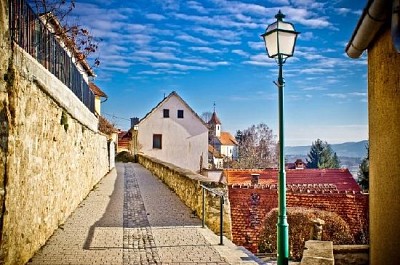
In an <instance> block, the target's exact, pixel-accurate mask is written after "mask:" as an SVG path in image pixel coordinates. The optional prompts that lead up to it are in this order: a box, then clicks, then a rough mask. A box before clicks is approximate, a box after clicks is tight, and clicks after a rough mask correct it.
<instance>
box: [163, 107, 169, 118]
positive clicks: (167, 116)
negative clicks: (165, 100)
mask: <svg viewBox="0 0 400 265" xmlns="http://www.w3.org/2000/svg"><path fill="white" fill-rule="evenodd" d="M163 117H164V118H169V109H163Z"/></svg>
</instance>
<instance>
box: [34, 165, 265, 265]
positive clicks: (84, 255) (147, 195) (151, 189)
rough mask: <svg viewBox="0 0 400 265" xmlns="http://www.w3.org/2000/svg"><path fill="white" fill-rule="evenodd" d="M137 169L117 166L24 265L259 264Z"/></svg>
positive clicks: (136, 167) (142, 171) (160, 183)
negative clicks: (217, 233)
mask: <svg viewBox="0 0 400 265" xmlns="http://www.w3.org/2000/svg"><path fill="white" fill-rule="evenodd" d="M218 243H219V237H218V236H216V235H215V234H214V233H212V232H211V231H210V230H209V229H204V228H201V221H200V219H198V218H197V217H196V216H194V215H193V214H192V213H191V210H190V209H189V208H187V207H186V206H185V205H184V204H183V203H182V202H181V201H180V200H179V198H178V197H177V196H176V195H175V194H174V193H173V192H172V191H171V190H169V189H168V188H167V187H166V186H165V185H164V184H163V183H162V182H161V181H160V180H159V179H158V178H156V177H154V176H152V174H151V173H150V172H149V171H147V170H146V169H144V168H143V167H142V166H140V165H139V164H133V163H128V164H121V163H117V166H116V170H113V171H112V172H111V173H110V174H108V175H107V176H106V177H104V178H103V179H102V180H101V181H100V183H99V184H98V185H97V186H96V187H95V188H94V190H93V191H92V192H91V193H90V194H89V195H88V197H87V198H86V199H85V200H84V201H83V202H82V203H81V204H80V205H79V207H78V208H77V209H76V210H75V211H74V213H73V214H72V215H71V216H70V217H69V218H68V220H67V221H66V222H65V224H64V225H63V226H62V227H60V228H59V229H58V230H57V231H56V232H55V233H54V234H53V236H52V237H51V238H50V239H49V240H48V242H47V243H46V245H45V246H44V247H43V248H42V249H41V250H40V251H39V252H38V253H37V254H36V255H35V256H34V257H33V258H32V260H31V261H30V262H29V263H28V264H29V265H38V264H42V265H64V264H73V265H97V264H99V265H100V264H104V265H106V264H107V265H113V264H115V265H128V264H138V265H142V264H162V265H167V264H171V265H183V264H187V265H195V264H210V265H211V264H213V265H223V264H224V265H225V264H260V263H257V262H255V261H254V260H253V258H252V257H251V256H248V255H247V254H246V253H245V252H244V251H242V250H241V248H238V247H237V246H235V245H234V244H232V243H231V242H230V241H229V240H226V239H225V241H224V243H225V245H224V246H219V245H218Z"/></svg>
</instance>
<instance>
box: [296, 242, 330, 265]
mask: <svg viewBox="0 0 400 265" xmlns="http://www.w3.org/2000/svg"><path fill="white" fill-rule="evenodd" d="M300 264H301V265H334V264H335V260H334V257H333V243H332V241H319V240H308V241H306V243H305V246H304V252H303V258H302V259H301V263H300Z"/></svg>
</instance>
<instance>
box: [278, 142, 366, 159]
mask: <svg viewBox="0 0 400 265" xmlns="http://www.w3.org/2000/svg"><path fill="white" fill-rule="evenodd" d="M367 144H368V141H367V140H364V141H360V142H346V143H342V144H331V147H332V149H333V151H334V152H336V154H337V155H338V156H339V157H354V158H363V157H365V155H366V154H367V150H366V149H365V146H366V145H367ZM310 148H311V145H307V146H286V147H285V153H286V155H289V156H296V155H298V156H306V155H307V154H308V152H310Z"/></svg>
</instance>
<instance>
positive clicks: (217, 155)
mask: <svg viewBox="0 0 400 265" xmlns="http://www.w3.org/2000/svg"><path fill="white" fill-rule="evenodd" d="M208 152H209V153H211V154H212V155H213V156H214V157H216V158H222V155H221V154H220V153H219V152H218V151H217V150H216V149H215V148H214V147H213V146H212V145H211V144H209V145H208Z"/></svg>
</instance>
